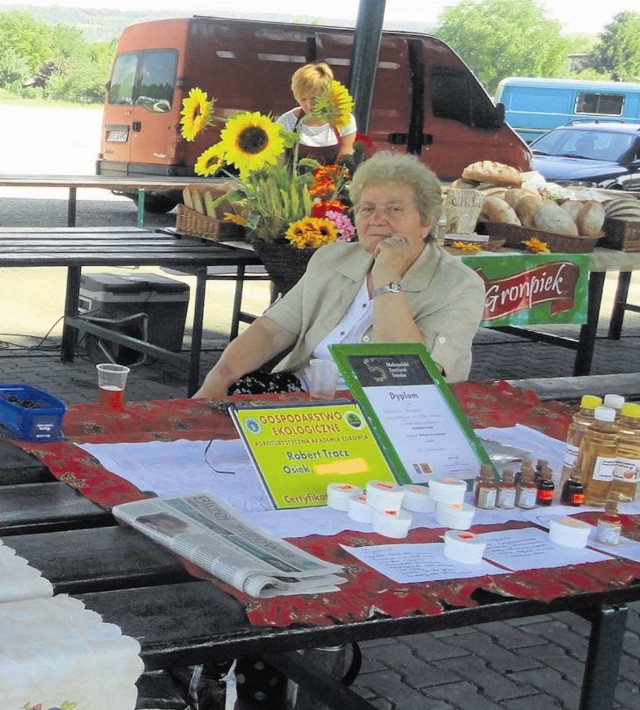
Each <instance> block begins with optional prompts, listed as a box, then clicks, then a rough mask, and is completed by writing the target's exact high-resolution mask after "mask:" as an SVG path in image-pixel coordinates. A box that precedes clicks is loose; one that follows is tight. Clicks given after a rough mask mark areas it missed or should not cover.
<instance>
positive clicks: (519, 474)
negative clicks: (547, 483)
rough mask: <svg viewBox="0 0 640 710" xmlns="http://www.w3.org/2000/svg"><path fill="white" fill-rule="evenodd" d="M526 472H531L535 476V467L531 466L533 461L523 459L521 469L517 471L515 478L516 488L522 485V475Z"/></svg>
mask: <svg viewBox="0 0 640 710" xmlns="http://www.w3.org/2000/svg"><path fill="white" fill-rule="evenodd" d="M526 471H531V473H532V474H533V473H534V471H533V465H532V464H531V459H527V458H523V459H522V463H521V464H520V469H519V470H518V471H516V477H515V479H514V480H515V484H516V487H517V486H519V485H520V481H521V480H522V474H523V473H525V472H526Z"/></svg>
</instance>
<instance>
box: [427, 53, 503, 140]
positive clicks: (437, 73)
mask: <svg viewBox="0 0 640 710" xmlns="http://www.w3.org/2000/svg"><path fill="white" fill-rule="evenodd" d="M431 106H432V112H433V116H434V118H448V119H451V120H453V121H459V122H460V123H464V124H465V125H467V126H471V127H474V128H496V111H495V107H494V105H493V104H492V103H491V99H490V98H489V97H488V96H487V94H486V93H485V92H484V90H483V89H482V87H481V86H480V85H479V84H478V83H477V82H475V81H473V78H472V77H471V76H470V75H469V74H468V73H465V72H463V71H461V70H459V69H455V68H453V67H432V68H431Z"/></svg>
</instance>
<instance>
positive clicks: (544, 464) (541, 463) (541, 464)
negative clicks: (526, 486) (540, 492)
mask: <svg viewBox="0 0 640 710" xmlns="http://www.w3.org/2000/svg"><path fill="white" fill-rule="evenodd" d="M545 468H549V462H548V461H547V459H538V460H537V461H536V468H535V472H536V475H535V478H534V480H535V482H536V485H537V484H538V483H539V482H540V479H541V478H542V472H543V471H544V469H545Z"/></svg>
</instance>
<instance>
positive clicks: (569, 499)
mask: <svg viewBox="0 0 640 710" xmlns="http://www.w3.org/2000/svg"><path fill="white" fill-rule="evenodd" d="M560 502H561V503H562V504H563V505H572V506H573V507H574V508H577V507H579V506H581V505H582V504H583V503H584V486H583V485H582V481H580V476H579V475H578V472H577V471H576V470H575V469H574V470H573V471H572V472H571V474H569V478H567V480H566V481H565V482H564V486H562V493H561V494H560Z"/></svg>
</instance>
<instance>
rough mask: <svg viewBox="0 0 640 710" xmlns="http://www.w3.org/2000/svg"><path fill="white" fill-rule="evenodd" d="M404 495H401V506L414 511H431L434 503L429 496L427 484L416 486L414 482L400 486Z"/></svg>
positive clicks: (433, 508) (434, 506)
mask: <svg viewBox="0 0 640 710" xmlns="http://www.w3.org/2000/svg"><path fill="white" fill-rule="evenodd" d="M402 490H403V491H404V496H403V497H402V507H403V508H404V509H405V510H411V511H412V512H414V513H432V512H433V511H434V510H435V508H436V505H435V503H434V502H433V501H432V500H431V497H430V496H429V489H428V488H427V486H418V485H416V484H415V483H410V484H408V485H405V486H402Z"/></svg>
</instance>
